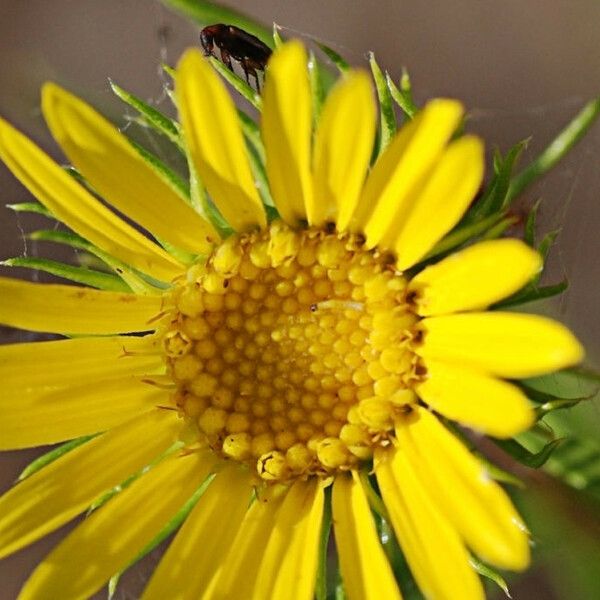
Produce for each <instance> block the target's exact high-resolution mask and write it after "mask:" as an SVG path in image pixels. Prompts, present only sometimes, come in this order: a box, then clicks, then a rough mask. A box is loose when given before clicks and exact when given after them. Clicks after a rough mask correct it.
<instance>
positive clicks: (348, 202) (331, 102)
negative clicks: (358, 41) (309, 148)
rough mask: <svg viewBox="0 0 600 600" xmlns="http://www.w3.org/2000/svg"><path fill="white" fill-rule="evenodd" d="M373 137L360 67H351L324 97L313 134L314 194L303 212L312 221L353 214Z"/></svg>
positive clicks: (369, 94)
mask: <svg viewBox="0 0 600 600" xmlns="http://www.w3.org/2000/svg"><path fill="white" fill-rule="evenodd" d="M374 136H375V101H374V100H373V90H372V87H371V80H370V78H369V76H368V75H367V74H366V73H365V72H364V71H351V72H350V73H349V74H348V76H347V77H346V78H344V79H341V80H340V81H339V83H337V84H336V86H335V87H334V88H333V90H332V91H331V92H330V93H329V95H328V96H327V100H326V102H325V106H324V107H323V112H322V113H321V118H320V120H319V126H318V128H317V133H316V136H315V149H314V157H313V167H314V180H313V181H314V195H313V196H311V197H310V198H311V200H312V201H311V203H310V204H307V206H306V212H307V215H308V222H309V223H310V224H311V225H322V224H323V223H325V222H326V221H336V220H337V222H338V228H339V229H340V230H343V229H345V228H346V226H347V225H348V221H349V219H350V215H351V214H352V213H353V212H354V209H355V208H356V204H357V203H358V198H359V196H360V191H361V188H362V185H363V182H364V180H365V175H366V173H367V169H368V167H369V161H370V159H371V152H372V151H373V140H374Z"/></svg>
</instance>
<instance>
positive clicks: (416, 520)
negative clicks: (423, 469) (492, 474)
mask: <svg viewBox="0 0 600 600" xmlns="http://www.w3.org/2000/svg"><path fill="white" fill-rule="evenodd" d="M418 468H420V467H419V465H413V464H411V463H410V462H409V459H408V457H407V456H406V455H405V454H404V453H403V452H402V451H400V450H398V451H396V450H391V451H390V450H388V451H387V452H386V451H380V452H378V455H377V456H376V463H375V474H376V475H377V481H378V483H379V489H380V490H381V495H382V496H383V500H384V502H385V505H386V507H387V509H388V512H389V514H390V517H391V520H392V525H393V526H394V531H395V532H396V536H397V537H398V542H399V543H400V546H401V548H402V551H403V552H404V556H405V557H406V561H407V562H408V566H409V567H410V570H411V572H412V574H413V575H414V578H415V580H416V582H417V584H418V586H419V588H420V589H421V591H422V592H423V595H424V596H425V597H426V598H432V599H435V600H456V593H457V591H458V590H460V598H461V600H483V598H484V594H483V587H482V585H481V582H480V581H479V579H478V577H477V576H476V575H475V572H474V571H473V569H472V567H471V566H470V563H469V555H468V553H467V551H466V549H465V547H464V546H463V544H462V542H461V540H460V538H459V537H458V534H457V533H456V531H455V529H454V528H453V527H452V525H451V524H450V523H449V522H448V520H447V518H446V517H445V515H443V514H442V512H441V511H440V508H439V507H437V506H436V504H435V503H434V501H433V500H432V498H431V496H430V495H429V492H428V491H427V489H428V487H429V485H427V486H424V485H422V484H421V482H420V480H419V478H418V476H417V470H418ZM430 483H431V482H429V484H430Z"/></svg>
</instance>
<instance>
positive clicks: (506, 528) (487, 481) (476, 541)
mask: <svg viewBox="0 0 600 600" xmlns="http://www.w3.org/2000/svg"><path fill="white" fill-rule="evenodd" d="M415 410H416V411H417V413H418V416H417V418H416V419H414V420H411V421H408V422H407V423H406V424H398V426H397V427H396V435H397V436H398V441H399V443H400V446H401V447H402V451H403V452H406V453H407V455H408V456H409V457H410V460H411V461H413V463H414V464H418V465H419V474H420V475H421V480H422V482H423V484H428V488H427V489H428V491H429V493H430V495H431V496H432V498H433V500H434V502H435V503H436V505H437V506H439V507H440V508H441V509H442V510H443V511H444V512H445V513H446V515H447V517H448V519H450V521H451V522H452V523H453V525H454V526H455V527H456V529H457V530H458V532H459V533H460V535H461V536H462V537H463V539H464V540H465V542H466V543H467V545H468V546H469V547H470V548H471V549H472V550H473V551H474V552H475V553H476V554H478V555H479V556H480V557H481V558H482V559H483V560H485V561H486V562H489V563H491V564H493V565H495V566H497V567H499V568H501V569H512V570H519V571H520V570H522V569H524V568H525V567H526V566H527V565H528V563H529V538H528V536H527V534H526V532H525V531H526V530H525V526H524V524H523V522H522V521H521V519H520V517H519V515H518V514H517V512H516V510H515V509H514V507H513V505H512V504H511V502H510V500H509V499H508V497H507V496H506V494H505V493H504V491H503V490H502V489H501V488H500V486H499V485H498V484H497V483H495V482H494V481H492V480H491V478H490V476H489V475H488V474H487V473H486V470H485V467H484V466H483V465H482V464H481V462H480V461H479V460H477V458H476V457H475V456H473V455H472V454H471V453H470V452H469V451H468V450H467V449H466V448H465V447H464V446H463V445H462V444H461V443H460V442H459V441H458V439H457V438H456V437H455V436H453V435H452V434H451V433H450V432H449V431H448V430H447V429H446V428H445V427H443V426H442V425H441V423H440V422H439V421H438V420H437V419H436V418H435V417H434V416H433V415H432V414H430V413H429V412H428V411H427V410H425V409H423V408H421V407H418V406H417V407H416V409H415Z"/></svg>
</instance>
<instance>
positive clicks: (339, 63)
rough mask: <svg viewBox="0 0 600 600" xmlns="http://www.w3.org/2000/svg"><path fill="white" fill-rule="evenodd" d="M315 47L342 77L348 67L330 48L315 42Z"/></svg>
mask: <svg viewBox="0 0 600 600" xmlns="http://www.w3.org/2000/svg"><path fill="white" fill-rule="evenodd" d="M317 46H319V48H320V49H321V50H322V51H323V53H324V54H325V55H326V56H327V58H328V59H329V60H330V61H331V62H332V63H333V64H334V65H335V67H336V68H337V70H338V71H339V72H340V73H341V74H342V75H343V74H345V73H347V72H348V70H349V69H350V65H349V64H348V63H347V62H346V61H345V60H344V59H343V58H342V57H341V56H340V55H339V54H338V53H337V52H336V51H335V50H333V49H332V48H330V47H329V46H326V45H325V44H321V43H320V42H317Z"/></svg>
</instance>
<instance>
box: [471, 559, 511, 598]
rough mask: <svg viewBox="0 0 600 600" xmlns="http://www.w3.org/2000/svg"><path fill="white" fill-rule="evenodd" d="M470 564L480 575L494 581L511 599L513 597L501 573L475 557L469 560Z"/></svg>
mask: <svg viewBox="0 0 600 600" xmlns="http://www.w3.org/2000/svg"><path fill="white" fill-rule="evenodd" d="M469 562H470V563H471V566H472V567H473V568H474V569H475V570H476V571H477V572H478V573H479V574H480V575H482V576H483V577H486V578H487V579H489V580H491V581H493V582H494V583H495V584H496V585H497V586H498V587H499V588H500V589H501V590H502V591H503V592H504V593H505V594H506V595H507V596H508V597H509V598H510V597H511V595H510V593H509V591H508V585H506V581H505V580H504V578H503V577H502V575H500V573H498V571H496V570H495V569H493V568H492V567H490V566H489V565H486V564H484V563H482V562H481V561H480V560H479V559H478V558H477V557H476V556H473V555H471V557H470V558H469Z"/></svg>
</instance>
